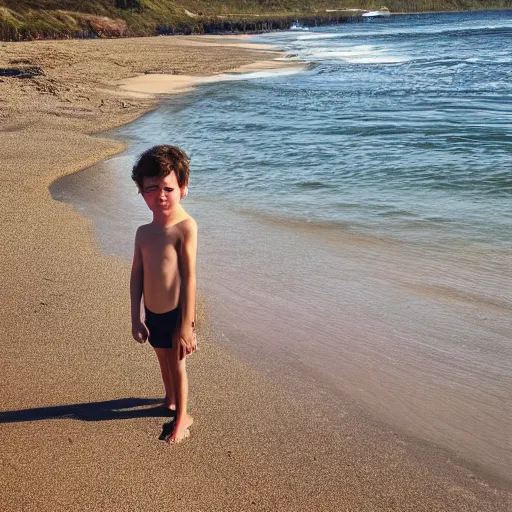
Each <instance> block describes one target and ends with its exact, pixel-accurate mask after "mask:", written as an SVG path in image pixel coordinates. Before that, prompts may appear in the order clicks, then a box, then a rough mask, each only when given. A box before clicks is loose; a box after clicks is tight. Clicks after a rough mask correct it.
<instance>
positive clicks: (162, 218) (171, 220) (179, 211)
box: [153, 205, 185, 228]
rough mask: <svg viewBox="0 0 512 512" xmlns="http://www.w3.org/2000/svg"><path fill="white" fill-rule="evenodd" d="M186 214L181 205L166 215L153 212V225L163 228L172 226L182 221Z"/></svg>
mask: <svg viewBox="0 0 512 512" xmlns="http://www.w3.org/2000/svg"><path fill="white" fill-rule="evenodd" d="M184 213H185V210H184V209H183V207H182V206H181V205H178V206H177V207H176V208H175V209H174V210H172V211H171V212H169V213H166V214H162V213H154V212H153V224H156V225H157V226H160V227H162V228H166V227H169V226H172V225H173V224H176V223H177V222H179V221H180V220H181V218H182V217H183V214H184Z"/></svg>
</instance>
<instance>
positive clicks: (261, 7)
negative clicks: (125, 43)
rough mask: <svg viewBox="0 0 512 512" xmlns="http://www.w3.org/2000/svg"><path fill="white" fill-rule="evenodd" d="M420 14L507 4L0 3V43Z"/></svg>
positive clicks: (502, 0) (503, 0)
mask: <svg viewBox="0 0 512 512" xmlns="http://www.w3.org/2000/svg"><path fill="white" fill-rule="evenodd" d="M383 3H385V5H386V6H387V7H388V8H389V9H390V10H391V12H421V11H446V10H474V9H490V8H493V9H500V8H512V0H383V1H382V0H0V39H2V40H8V41H9V40H11V41H19V40H26V39H42V38H69V37H122V36H144V35H155V34H158V33H161V34H173V33H185V34H186V33H205V32H220V31H235V32H237V31H258V30H273V29H280V28H287V27H288V26H289V25H290V23H291V21H293V20H294V19H301V20H303V21H305V22H309V23H317V24H321V23H336V22H343V21H349V20H350V19H353V17H354V16H357V13H355V12H353V11H347V10H346V9H375V8H379V7H381V5H382V4H383Z"/></svg>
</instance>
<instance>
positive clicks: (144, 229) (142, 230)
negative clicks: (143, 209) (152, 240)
mask: <svg viewBox="0 0 512 512" xmlns="http://www.w3.org/2000/svg"><path fill="white" fill-rule="evenodd" d="M149 231H151V224H143V225H142V226H139V227H138V228H137V231H136V232H135V242H137V241H138V240H141V238H143V237H144V236H145V235H146V234H147V233H148V232H149Z"/></svg>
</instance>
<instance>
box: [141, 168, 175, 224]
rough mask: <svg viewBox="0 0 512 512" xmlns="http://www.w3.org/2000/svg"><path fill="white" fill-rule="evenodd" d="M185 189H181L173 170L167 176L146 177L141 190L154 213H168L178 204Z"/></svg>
mask: <svg viewBox="0 0 512 512" xmlns="http://www.w3.org/2000/svg"><path fill="white" fill-rule="evenodd" d="M184 189H185V187H183V190H182V189H180V187H179V185H178V180H177V179H176V175H175V174H174V172H171V174H168V175H167V176H165V178H159V177H155V178H147V177H146V178H144V181H143V186H142V191H141V192H142V197H144V200H145V201H146V204H147V205H148V207H149V209H150V210H151V211H152V212H153V213H155V214H159V215H162V214H163V215H166V214H167V215H168V214H169V213H171V212H172V210H173V209H174V208H176V206H178V204H179V202H180V200H181V198H182V194H183V192H184Z"/></svg>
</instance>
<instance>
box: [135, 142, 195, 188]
mask: <svg viewBox="0 0 512 512" xmlns="http://www.w3.org/2000/svg"><path fill="white" fill-rule="evenodd" d="M189 162H190V158H189V157H188V156H187V154H186V153H185V152H184V151H182V150H181V149H180V148H179V147H177V146H170V145H161V146H154V147H152V148H151V149H148V150H147V151H145V152H144V153H142V155H140V157H139V159H138V160H137V162H136V163H135V165H134V166H133V170H132V180H133V181H135V183H136V184H137V187H138V188H139V192H144V178H165V177H166V176H168V175H169V174H171V173H172V172H174V174H175V175H176V180H177V181H178V186H179V188H180V189H181V190H182V195H185V194H186V188H187V186H188V178H189V173H190V168H189ZM152 181H154V180H152Z"/></svg>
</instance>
